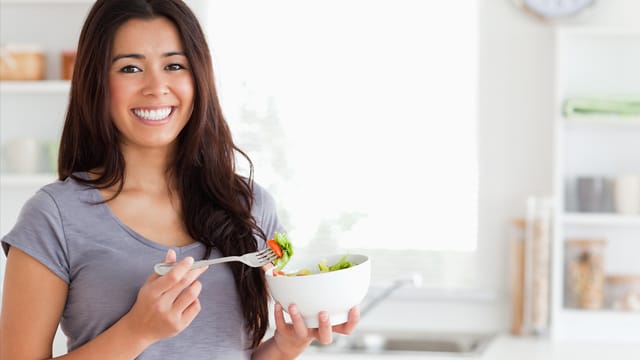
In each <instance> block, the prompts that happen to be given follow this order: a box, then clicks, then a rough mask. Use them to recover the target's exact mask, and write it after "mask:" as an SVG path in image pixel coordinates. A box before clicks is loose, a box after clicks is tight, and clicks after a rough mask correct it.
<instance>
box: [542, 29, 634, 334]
mask: <svg viewBox="0 0 640 360" xmlns="http://www.w3.org/2000/svg"><path fill="white" fill-rule="evenodd" d="M555 41H556V44H555V46H556V47H555V51H556V59H555V60H556V63H555V69H556V72H555V82H556V89H555V102H556V103H555V108H554V109H555V112H556V114H555V123H554V132H555V149H554V154H555V155H554V162H555V163H554V185H553V186H554V193H555V195H556V196H555V199H556V200H555V201H556V203H555V206H554V208H555V211H554V229H553V245H552V247H553V249H552V251H553V261H552V272H551V273H552V279H551V281H552V299H551V304H552V312H551V317H552V318H551V335H552V337H553V338H555V339H576V340H615V341H620V340H622V341H625V340H626V341H635V342H638V341H640V337H639V335H638V334H640V309H638V310H636V311H621V310H615V309H613V308H612V307H610V306H609V305H608V304H607V303H606V302H595V303H594V302H591V303H590V304H591V305H589V306H586V305H583V306H579V305H578V306H576V305H575V304H572V303H570V301H568V300H567V299H568V298H569V295H570V293H571V292H572V291H575V290H572V289H577V288H578V287H577V286H574V287H571V286H569V285H571V284H572V280H571V279H572V277H571V276H570V275H573V274H574V267H572V266H573V264H574V263H573V262H571V261H570V260H568V257H569V256H570V252H569V251H568V247H569V246H570V245H569V244H576V243H579V242H578V241H576V240H578V239H579V240H580V241H582V244H585V243H587V242H589V241H590V242H591V243H592V244H593V243H595V242H597V241H600V244H601V243H602V241H604V244H605V245H604V250H602V252H601V254H602V263H598V261H599V260H597V259H598V257H597V256H599V255H598V254H597V253H594V257H593V258H591V259H596V260H595V261H596V269H597V265H598V264H600V266H601V268H600V269H601V272H602V274H600V275H597V274H596V276H595V277H594V278H592V280H593V281H595V283H596V284H599V285H598V286H601V287H600V288H598V286H595V288H594V289H595V290H594V291H600V292H602V293H604V296H605V297H606V294H607V284H606V281H604V280H603V279H604V278H605V277H606V276H609V275H614V274H615V275H618V274H636V275H637V274H640V262H638V261H637V258H638V256H637V254H640V214H638V213H636V214H621V213H620V212H619V211H618V210H617V209H616V204H615V203H614V202H613V201H612V199H613V198H614V196H613V195H614V191H615V188H614V183H613V180H614V179H616V178H619V177H621V176H622V175H627V174H635V175H640V156H639V154H640V141H638V139H640V114H636V115H633V114H631V115H620V114H614V113H611V114H607V113H602V114H588V115H587V114H582V115H580V114H576V113H573V114H567V113H566V112H563V111H562V109H563V106H565V104H566V101H567V100H568V99H576V98H589V99H617V100H622V101H625V102H626V101H629V100H631V99H633V98H635V100H636V101H638V100H640V66H638V64H640V28H625V29H619V28H590V27H580V28H559V29H557V30H556V33H555ZM580 177H584V178H590V179H592V180H593V179H596V180H599V181H600V180H602V184H604V186H605V187H604V189H606V190H605V192H604V193H603V194H604V195H603V199H604V200H603V201H602V203H601V204H600V205H599V206H600V207H599V208H586V207H585V203H586V201H587V200H589V199H588V197H587V199H586V200H585V196H584V193H583V196H582V197H579V196H578V194H579V189H578V186H577V185H576V184H577V183H576V179H578V178H580ZM592 195H593V194H592ZM593 196H595V195H593ZM591 200H592V199H591ZM633 201H638V202H640V198H638V199H633ZM585 241H586V242H585ZM584 254H586V252H585V253H582V255H584ZM580 259H581V260H580V261H582V260H584V259H585V257H582V258H580ZM596 271H597V270H596ZM592 275H593V273H592ZM594 279H595V280H594ZM591 290H593V289H591ZM596 294H597V293H596ZM594 304H595V305H594Z"/></svg>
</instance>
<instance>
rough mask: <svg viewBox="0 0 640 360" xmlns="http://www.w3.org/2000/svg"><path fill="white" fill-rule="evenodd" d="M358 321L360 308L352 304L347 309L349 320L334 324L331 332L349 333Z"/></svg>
mask: <svg viewBox="0 0 640 360" xmlns="http://www.w3.org/2000/svg"><path fill="white" fill-rule="evenodd" d="M358 322H360V308H359V307H358V306H354V307H353V308H351V310H349V320H348V321H347V322H346V323H344V324H340V325H336V326H334V327H333V332H336V333H339V334H345V335H349V334H351V333H352V332H353V331H354V330H355V329H356V326H357V325H358Z"/></svg>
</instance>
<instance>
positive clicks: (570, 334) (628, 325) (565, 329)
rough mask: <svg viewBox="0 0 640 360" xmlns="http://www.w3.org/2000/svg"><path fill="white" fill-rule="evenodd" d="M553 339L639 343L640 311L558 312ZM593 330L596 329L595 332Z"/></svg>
mask: <svg viewBox="0 0 640 360" xmlns="http://www.w3.org/2000/svg"><path fill="white" fill-rule="evenodd" d="M555 316H556V317H555V319H554V322H555V323H556V326H555V327H554V329H553V332H554V333H553V337H554V338H555V339H562V340H578V341H616V342H634V343H637V342H638V341H640V337H638V334H640V311H635V312H633V311H613V310H580V309H567V308H563V309H561V310H560V311H558V312H556V314H555ZM594 329H597V330H596V331H595V332H594Z"/></svg>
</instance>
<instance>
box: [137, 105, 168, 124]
mask: <svg viewBox="0 0 640 360" xmlns="http://www.w3.org/2000/svg"><path fill="white" fill-rule="evenodd" d="M172 112H173V107H171V106H168V107H162V108H156V109H133V113H134V114H135V115H136V116H137V117H139V118H141V119H142V120H147V121H161V120H164V119H166V118H168V117H169V115H171V113H172Z"/></svg>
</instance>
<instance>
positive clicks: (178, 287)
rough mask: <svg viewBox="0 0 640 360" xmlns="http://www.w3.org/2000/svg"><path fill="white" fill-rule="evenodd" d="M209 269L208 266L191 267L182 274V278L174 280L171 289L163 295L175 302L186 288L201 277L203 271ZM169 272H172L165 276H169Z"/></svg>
mask: <svg viewBox="0 0 640 360" xmlns="http://www.w3.org/2000/svg"><path fill="white" fill-rule="evenodd" d="M207 269H208V267H207V266H204V267H200V268H196V269H191V268H190V267H189V268H188V269H187V271H186V272H185V273H184V274H183V275H182V278H181V279H178V281H176V282H174V283H173V285H172V286H171V287H170V288H169V289H167V290H166V291H165V292H164V294H163V295H164V296H166V297H167V298H168V299H171V302H174V301H175V299H177V298H178V297H179V296H180V294H181V293H182V292H183V291H184V290H185V289H187V288H188V287H189V286H191V285H192V284H193V282H194V281H196V279H197V278H198V277H200V275H202V273H204V272H205V271H207ZM172 271H173V270H172ZM169 274H170V272H169V273H167V274H166V275H165V276H169Z"/></svg>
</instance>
